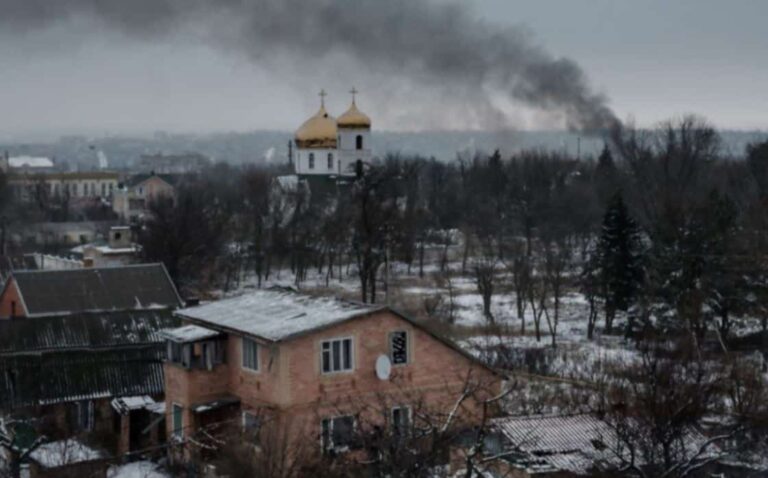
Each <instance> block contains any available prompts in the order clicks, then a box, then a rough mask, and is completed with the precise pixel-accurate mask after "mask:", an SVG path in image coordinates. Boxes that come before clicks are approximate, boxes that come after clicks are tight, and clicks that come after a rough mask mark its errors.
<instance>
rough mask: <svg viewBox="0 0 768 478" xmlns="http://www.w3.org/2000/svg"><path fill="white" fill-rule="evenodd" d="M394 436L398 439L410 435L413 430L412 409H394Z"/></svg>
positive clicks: (391, 423) (392, 423)
mask: <svg viewBox="0 0 768 478" xmlns="http://www.w3.org/2000/svg"><path fill="white" fill-rule="evenodd" d="M390 426H391V427H392V434H393V435H394V436H396V437H403V436H406V435H408V433H409V431H410V428H411V409H410V407H394V408H393V409H392V417H391V421H390Z"/></svg>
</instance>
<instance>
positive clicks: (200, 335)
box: [160, 324, 223, 343]
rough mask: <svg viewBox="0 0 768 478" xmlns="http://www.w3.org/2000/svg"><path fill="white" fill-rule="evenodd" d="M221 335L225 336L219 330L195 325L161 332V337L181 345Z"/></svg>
mask: <svg viewBox="0 0 768 478" xmlns="http://www.w3.org/2000/svg"><path fill="white" fill-rule="evenodd" d="M220 335H223V334H222V333H221V332H219V331H217V330H211V329H207V328H205V327H200V326H199V325H194V324H189V325H183V326H181V327H177V328H175V329H166V330H162V331H160V336H162V337H164V338H166V339H169V340H173V341H174V342H181V343H188V342H197V341H198V340H205V339H211V338H214V337H218V336H220Z"/></svg>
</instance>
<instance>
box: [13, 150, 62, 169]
mask: <svg viewBox="0 0 768 478" xmlns="http://www.w3.org/2000/svg"><path fill="white" fill-rule="evenodd" d="M55 167H56V163H55V162H54V160H53V159H51V158H48V157H45V156H8V153H7V152H6V153H4V155H3V156H1V157H0V169H2V171H3V172H6V173H10V172H17V173H18V172H49V171H53V170H54V168H55Z"/></svg>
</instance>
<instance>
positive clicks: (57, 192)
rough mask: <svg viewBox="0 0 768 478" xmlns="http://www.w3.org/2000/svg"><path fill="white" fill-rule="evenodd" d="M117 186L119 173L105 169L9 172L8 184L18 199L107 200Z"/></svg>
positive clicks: (23, 200) (22, 200)
mask: <svg viewBox="0 0 768 478" xmlns="http://www.w3.org/2000/svg"><path fill="white" fill-rule="evenodd" d="M117 185H118V174H117V173H112V172H106V171H89V172H73V173H63V172H35V171H31V170H28V171H13V170H12V171H11V172H10V173H9V174H8V186H9V187H10V189H11V192H12V194H13V196H14V198H15V199H16V200H18V201H21V202H25V201H38V200H39V199H40V198H52V199H73V198H91V199H104V200H109V199H111V197H112V194H113V193H114V191H115V189H116V188H117Z"/></svg>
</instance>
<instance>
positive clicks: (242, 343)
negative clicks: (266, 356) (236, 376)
mask: <svg viewBox="0 0 768 478" xmlns="http://www.w3.org/2000/svg"><path fill="white" fill-rule="evenodd" d="M246 342H249V343H252V344H253V347H254V349H255V354H254V356H255V359H256V367H255V368H253V367H251V366H250V365H249V364H247V363H246V360H245V358H246V356H245V344H246ZM259 349H260V347H259V343H258V342H256V341H255V340H253V339H249V338H248V337H241V338H240V365H241V366H242V368H243V369H244V370H248V371H250V372H255V373H258V372H259V371H260V370H261V360H260V359H261V357H260V356H259V353H260V350H259Z"/></svg>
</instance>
